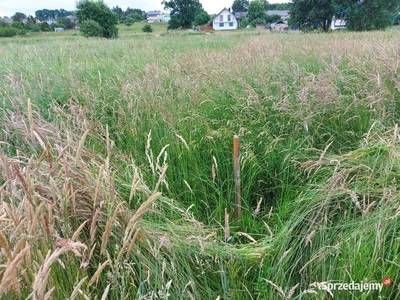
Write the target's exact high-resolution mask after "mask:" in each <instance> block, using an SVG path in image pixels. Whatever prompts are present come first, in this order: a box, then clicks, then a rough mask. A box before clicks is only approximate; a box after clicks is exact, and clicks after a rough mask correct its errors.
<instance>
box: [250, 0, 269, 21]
mask: <svg viewBox="0 0 400 300" xmlns="http://www.w3.org/2000/svg"><path fill="white" fill-rule="evenodd" d="M265 17H266V15H265V9H264V4H263V3H262V2H261V1H260V0H253V1H251V2H250V4H249V10H248V13H247V20H248V21H249V23H251V24H253V23H255V22H265Z"/></svg>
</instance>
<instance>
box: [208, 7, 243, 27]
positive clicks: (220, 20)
mask: <svg viewBox="0 0 400 300" xmlns="http://www.w3.org/2000/svg"><path fill="white" fill-rule="evenodd" d="M237 28H238V21H237V19H236V17H235V15H234V14H233V13H231V10H230V9H227V8H224V9H223V10H221V12H220V13H219V14H217V16H216V17H215V18H214V20H213V29H214V30H234V29H237Z"/></svg>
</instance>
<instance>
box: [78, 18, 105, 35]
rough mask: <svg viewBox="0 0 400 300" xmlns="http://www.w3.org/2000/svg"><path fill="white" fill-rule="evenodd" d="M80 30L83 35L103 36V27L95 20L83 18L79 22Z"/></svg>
mask: <svg viewBox="0 0 400 300" xmlns="http://www.w3.org/2000/svg"><path fill="white" fill-rule="evenodd" d="M80 31H81V33H82V35H83V36H85V37H103V36H104V33H103V27H102V26H101V25H100V24H99V23H97V22H96V21H95V20H90V19H89V20H85V21H83V22H82V23H81V24H80Z"/></svg>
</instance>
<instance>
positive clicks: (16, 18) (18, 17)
mask: <svg viewBox="0 0 400 300" xmlns="http://www.w3.org/2000/svg"><path fill="white" fill-rule="evenodd" d="M11 18H12V19H13V21H16V22H22V20H23V19H26V15H25V14H24V13H22V12H16V13H15V14H14V15H13V16H12V17H11Z"/></svg>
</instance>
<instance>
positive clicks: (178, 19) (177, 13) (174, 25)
mask: <svg viewBox="0 0 400 300" xmlns="http://www.w3.org/2000/svg"><path fill="white" fill-rule="evenodd" d="M162 3H163V4H164V9H166V10H170V11H171V20H170V21H169V22H168V29H178V28H182V29H185V28H190V27H191V26H192V23H193V22H194V20H195V17H196V14H197V13H199V12H200V11H203V6H202V5H201V3H200V2H199V0H171V1H163V2H162Z"/></svg>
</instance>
